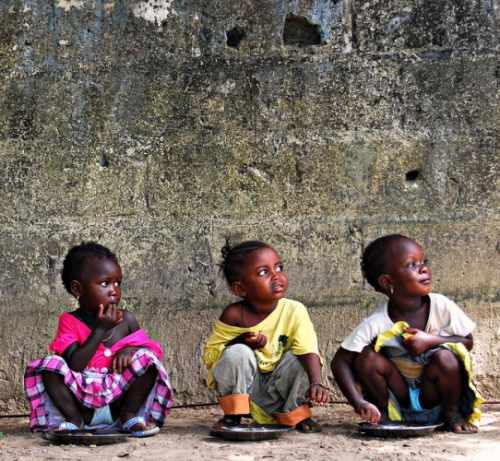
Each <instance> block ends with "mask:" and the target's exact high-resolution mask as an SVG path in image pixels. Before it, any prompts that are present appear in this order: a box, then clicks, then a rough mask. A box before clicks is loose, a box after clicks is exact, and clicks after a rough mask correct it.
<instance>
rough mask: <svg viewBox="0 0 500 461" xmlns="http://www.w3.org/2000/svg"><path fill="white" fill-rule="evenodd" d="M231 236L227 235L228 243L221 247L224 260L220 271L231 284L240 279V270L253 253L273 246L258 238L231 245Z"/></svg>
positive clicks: (220, 264)
mask: <svg viewBox="0 0 500 461" xmlns="http://www.w3.org/2000/svg"><path fill="white" fill-rule="evenodd" d="M229 239H230V237H229V236H226V243H225V245H224V246H223V247H222V248H221V253H222V261H221V262H220V263H219V267H220V272H222V274H223V276H224V278H225V279H226V281H227V283H228V284H229V286H231V284H232V283H233V282H236V281H237V280H238V277H239V275H240V270H241V268H242V267H244V266H245V264H246V263H247V261H248V257H249V256H250V254H251V253H253V252H254V251H257V250H262V249H264V248H271V249H272V247H270V246H269V245H268V244H267V243H264V242H259V241H257V240H249V241H247V242H241V243H238V244H237V245H234V246H231V244H230V242H229Z"/></svg>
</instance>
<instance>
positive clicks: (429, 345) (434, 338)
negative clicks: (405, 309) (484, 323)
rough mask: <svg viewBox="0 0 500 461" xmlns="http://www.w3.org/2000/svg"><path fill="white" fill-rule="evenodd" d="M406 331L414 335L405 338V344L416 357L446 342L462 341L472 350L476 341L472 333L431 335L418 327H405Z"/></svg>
mask: <svg viewBox="0 0 500 461" xmlns="http://www.w3.org/2000/svg"><path fill="white" fill-rule="evenodd" d="M404 332H405V333H410V334H411V335H412V336H410V337H409V338H406V339H404V340H403V346H404V347H405V348H406V349H407V350H408V352H409V353H410V354H411V355H413V356H414V357H416V356H417V355H420V354H423V353H425V352H427V351H428V350H429V349H434V348H436V347H438V346H440V345H441V344H444V343H462V344H463V345H464V346H465V347H466V348H467V350H469V351H470V350H471V349H472V346H473V345H474V342H473V340H472V335H471V334H469V335H467V336H466V337H463V336H439V335H431V334H429V333H426V332H425V331H422V330H419V329H418V328H405V329H404Z"/></svg>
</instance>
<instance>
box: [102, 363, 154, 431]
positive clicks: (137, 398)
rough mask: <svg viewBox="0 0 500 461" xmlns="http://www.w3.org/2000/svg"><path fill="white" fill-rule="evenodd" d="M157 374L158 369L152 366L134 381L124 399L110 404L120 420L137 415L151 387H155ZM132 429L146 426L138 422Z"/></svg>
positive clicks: (135, 429)
mask: <svg viewBox="0 0 500 461" xmlns="http://www.w3.org/2000/svg"><path fill="white" fill-rule="evenodd" d="M157 375H158V370H157V369H156V368H155V367H153V366H150V367H149V368H148V369H147V370H146V372H145V373H144V374H143V375H142V376H140V377H139V378H137V379H136V380H135V381H134V383H133V384H132V385H131V386H130V387H129V389H128V390H127V392H126V393H125V395H124V396H123V398H122V399H119V400H117V401H115V402H113V403H112V404H111V405H110V406H111V412H112V414H114V413H115V412H118V414H119V418H120V422H121V423H122V424H124V423H125V422H127V421H128V420H130V419H132V418H134V417H135V416H136V414H137V412H138V411H139V409H140V408H141V406H142V404H143V403H144V402H145V401H146V399H147V398H148V396H149V393H150V392H151V389H153V386H154V385H155V382H156V376H157ZM118 406H119V408H117V407H118ZM130 429H131V430H132V431H140V430H144V426H143V425H142V424H140V423H137V424H134V425H133V426H132V427H131V428H130Z"/></svg>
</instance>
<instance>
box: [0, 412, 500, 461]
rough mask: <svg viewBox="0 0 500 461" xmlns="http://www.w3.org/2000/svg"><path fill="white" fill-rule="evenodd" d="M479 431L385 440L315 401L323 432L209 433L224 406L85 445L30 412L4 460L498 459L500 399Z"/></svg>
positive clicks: (12, 428) (10, 426) (9, 425)
mask: <svg viewBox="0 0 500 461" xmlns="http://www.w3.org/2000/svg"><path fill="white" fill-rule="evenodd" d="M482 410H483V418H482V421H481V422H480V423H479V433H478V434H475V435H456V434H450V433H446V432H434V433H432V434H431V435H429V436H426V437H419V438H405V439H403V438H399V439H381V438H373V437H368V436H366V435H362V434H359V433H358V430H357V426H356V424H357V422H358V420H357V417H356V416H355V415H354V413H353V412H352V411H351V409H350V407H347V406H345V405H332V406H330V407H328V408H315V409H314V415H315V416H314V417H315V419H316V420H318V422H320V423H321V425H322V426H323V431H322V432H320V433H317V434H301V433H298V432H297V431H290V432H288V433H286V434H285V435H284V436H283V437H282V438H281V439H278V440H271V441H260V442H232V441H228V440H225V439H222V438H215V437H210V436H209V435H208V432H209V430H210V426H211V425H212V424H213V423H214V422H215V421H217V419H218V418H219V417H220V412H219V409H218V407H205V408H201V409H200V408H196V409H173V410H172V412H171V414H170V416H169V418H168V420H167V422H166V424H165V426H164V427H163V428H162V430H161V432H160V433H159V434H158V435H156V436H154V437H150V438H144V439H126V441H124V442H122V443H118V444H113V445H99V446H83V445H64V444H59V443H54V442H49V441H47V440H45V439H43V438H42V437H40V436H39V435H34V434H31V432H30V431H29V428H28V420H27V418H21V419H2V420H0V430H1V431H2V432H3V434H4V435H3V437H2V438H1V439H0V460H1V461H4V460H5V461H32V460H33V461H34V460H37V461H38V460H40V461H49V460H62V461H63V460H71V461H87V460H89V461H90V460H93V461H94V460H106V461H119V460H145V461H148V460H151V461H152V460H155V461H158V460H176V461H186V460H230V461H253V460H270V461H275V460H276V461H278V460H320V461H323V460H324V461H333V460H343V461H353V460H372V461H390V460H398V461H402V460H406V461H410V460H416V459H425V460H426V461H431V460H436V461H437V460H469V461H470V460H481V461H488V460H497V459H498V457H499V456H500V455H499V453H500V430H499V429H500V406H498V405H495V406H493V405H491V406H483V407H482Z"/></svg>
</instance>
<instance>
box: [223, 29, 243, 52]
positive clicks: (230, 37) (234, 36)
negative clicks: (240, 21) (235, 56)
mask: <svg viewBox="0 0 500 461" xmlns="http://www.w3.org/2000/svg"><path fill="white" fill-rule="evenodd" d="M244 38H245V32H244V31H243V30H242V29H241V28H239V27H234V28H233V29H231V30H228V31H227V32H226V45H227V46H232V47H233V48H236V47H237V46H238V45H239V44H240V42H241V41H242V40H243V39H244Z"/></svg>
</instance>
